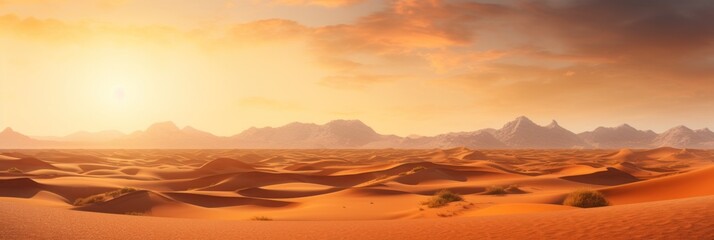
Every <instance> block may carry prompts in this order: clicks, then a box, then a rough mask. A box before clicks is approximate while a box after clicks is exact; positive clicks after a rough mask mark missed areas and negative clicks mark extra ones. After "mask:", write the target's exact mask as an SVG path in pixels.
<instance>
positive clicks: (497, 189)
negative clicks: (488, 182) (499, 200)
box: [483, 186, 507, 195]
mask: <svg viewBox="0 0 714 240" xmlns="http://www.w3.org/2000/svg"><path fill="white" fill-rule="evenodd" d="M506 193H507V192H506V188H504V187H503V186H490V187H487V188H486V191H484V192H483V194H486V195H503V194H506Z"/></svg>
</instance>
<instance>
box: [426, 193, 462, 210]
mask: <svg viewBox="0 0 714 240" xmlns="http://www.w3.org/2000/svg"><path fill="white" fill-rule="evenodd" d="M463 200H464V198H462V197H461V195H459V194H456V193H452V192H451V191H449V190H441V191H438V192H436V193H435V194H434V196H432V197H431V198H429V200H426V201H424V202H422V204H423V205H426V206H427V207H430V208H438V207H442V206H445V205H446V204H449V203H450V202H458V201H463Z"/></svg>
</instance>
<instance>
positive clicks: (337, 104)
mask: <svg viewBox="0 0 714 240" xmlns="http://www.w3.org/2000/svg"><path fill="white" fill-rule="evenodd" d="M521 115H525V116H528V117H530V118H531V119H532V120H534V121H535V122H536V123H540V124H547V123H549V122H550V120H551V119H556V120H558V122H559V123H560V125H561V126H563V127H565V128H568V129H570V130H573V131H575V132H581V131H586V130H592V129H594V128H595V127H597V126H617V125H620V124H623V123H629V124H630V125H633V126H634V127H637V128H640V129H652V130H655V131H657V132H662V131H664V130H666V129H668V128H670V127H674V126H676V125H686V126H689V127H691V128H704V127H714V1H709V0H684V1H682V0H569V1H565V0H543V1H536V0H506V1H495V0H490V1H487V0H483V1H477V0H381V1H377V0H203V1H189V0H142V1H139V0H0V127H12V128H13V129H15V130H16V131H19V132H22V133H24V134H27V135H33V136H62V135H67V134H70V133H73V132H75V131H78V130H87V131H100V130H108V129H114V130H120V131H123V132H127V133H130V132H132V131H135V130H140V129H145V128H146V127H147V126H149V125H150V124H152V123H155V122H160V121H168V120H170V121H174V122H176V123H177V124H179V125H182V126H183V125H190V126H193V127H195V128H198V129H202V130H205V131H209V132H212V133H214V134H217V135H223V136H228V135H233V134H236V133H239V132H241V131H243V130H245V129H247V128H249V127H252V126H256V127H264V126H281V125H284V124H287V123H290V122H294V121H299V122H314V123H325V122H328V121H330V120H333V119H359V120H362V121H363V122H365V123H366V124H368V125H370V126H371V127H373V128H374V129H375V130H377V131H378V132H380V133H386V134H398V135H409V134H419V135H434V134H438V133H445V132H452V131H470V130H476V129H481V128H487V127H493V128H498V127H500V126H502V125H503V124H504V123H505V122H507V121H509V120H512V119H514V118H516V117H518V116H521Z"/></svg>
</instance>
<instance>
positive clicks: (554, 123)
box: [546, 120, 560, 128]
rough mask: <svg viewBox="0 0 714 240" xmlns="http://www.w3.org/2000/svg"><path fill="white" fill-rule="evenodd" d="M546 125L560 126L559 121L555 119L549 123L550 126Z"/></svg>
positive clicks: (551, 126)
mask: <svg viewBox="0 0 714 240" xmlns="http://www.w3.org/2000/svg"><path fill="white" fill-rule="evenodd" d="M546 127H547V128H559V127H560V125H558V122H557V121H555V120H553V121H551V122H550V124H548V126H546Z"/></svg>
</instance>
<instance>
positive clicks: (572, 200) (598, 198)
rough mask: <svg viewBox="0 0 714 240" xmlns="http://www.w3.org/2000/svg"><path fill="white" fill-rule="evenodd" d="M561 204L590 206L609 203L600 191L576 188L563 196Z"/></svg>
mask: <svg viewBox="0 0 714 240" xmlns="http://www.w3.org/2000/svg"><path fill="white" fill-rule="evenodd" d="M563 205H568V206H574V207H581V208H592V207H604V206H608V205H610V203H609V202H608V201H607V199H605V196H604V195H602V193H600V192H598V191H595V190H577V191H574V192H572V193H570V194H568V196H567V197H565V200H564V201H563Z"/></svg>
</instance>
